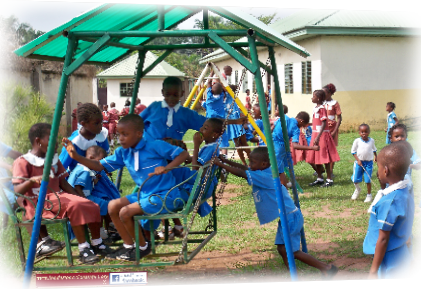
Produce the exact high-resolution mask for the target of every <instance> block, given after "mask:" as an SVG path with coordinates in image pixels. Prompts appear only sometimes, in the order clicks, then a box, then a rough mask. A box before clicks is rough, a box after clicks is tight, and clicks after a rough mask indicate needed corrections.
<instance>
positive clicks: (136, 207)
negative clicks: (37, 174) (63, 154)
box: [63, 114, 188, 261]
mask: <svg viewBox="0 0 421 289" xmlns="http://www.w3.org/2000/svg"><path fill="white" fill-rule="evenodd" d="M143 130H144V125H143V120H142V118H141V117H140V116H139V115H136V114H128V115H126V116H125V117H123V118H122V119H121V120H120V121H119V122H118V124H117V132H118V133H119V140H120V144H121V147H119V148H117V149H116V151H115V153H114V155H111V156H107V157H106V158H104V159H102V160H101V161H96V160H90V159H87V158H85V157H82V156H80V155H79V154H78V153H77V152H76V150H75V148H74V147H73V145H72V143H71V141H69V140H68V139H66V138H63V145H64V146H65V147H66V150H67V152H68V153H69V155H70V156H71V157H72V158H74V159H75V160H76V161H78V162H79V163H81V164H83V165H85V166H86V167H88V168H90V169H92V170H96V171H101V170H104V169H105V170H107V171H108V172H112V171H115V170H118V169H121V168H123V167H127V170H128V171H129V173H130V175H131V177H132V179H133V180H134V181H135V183H136V184H137V185H138V186H139V187H140V186H142V184H143V183H144V182H145V180H146V179H147V178H148V177H149V176H152V175H154V176H153V177H151V178H150V179H149V180H148V181H147V182H145V184H144V185H143V187H142V192H141V193H140V199H139V200H138V198H137V192H136V193H133V194H130V195H128V196H125V197H122V198H119V199H117V200H112V201H111V202H110V203H109V205H108V212H109V214H110V216H111V220H112V221H113V224H114V226H115V228H116V229H117V231H118V233H119V234H120V236H121V238H122V239H123V241H124V244H123V246H122V247H121V248H120V249H119V250H117V251H116V252H115V253H113V254H109V255H107V258H110V259H117V260H127V261H135V260H136V257H135V254H136V251H135V248H136V247H135V246H139V248H140V257H141V258H142V257H144V256H146V255H148V254H149V253H150V252H151V246H150V245H149V244H148V242H147V241H146V240H145V239H144V237H143V234H139V244H135V242H134V240H135V227H134V226H135V223H134V219H133V216H135V215H144V214H149V215H150V214H165V213H171V212H173V211H175V210H177V209H178V208H179V207H181V206H182V205H183V204H182V203H183V202H182V201H181V200H179V199H180V198H181V199H186V198H187V196H183V195H182V192H181V191H180V190H178V189H174V190H172V191H170V192H169V193H168V191H169V190H170V189H171V188H173V187H174V186H175V185H176V182H175V178H174V176H173V175H172V174H170V173H167V169H170V168H173V167H177V166H179V165H180V164H182V163H183V162H184V161H185V160H186V159H187V158H188V152H186V151H183V149H181V148H179V147H175V146H172V145H170V144H168V143H166V142H164V141H162V140H155V141H153V140H148V141H146V140H145V139H144V138H143ZM168 159H172V160H173V161H172V162H171V163H169V164H168V162H167V160H168ZM163 202H165V206H164V204H163ZM136 225H137V224H136Z"/></svg>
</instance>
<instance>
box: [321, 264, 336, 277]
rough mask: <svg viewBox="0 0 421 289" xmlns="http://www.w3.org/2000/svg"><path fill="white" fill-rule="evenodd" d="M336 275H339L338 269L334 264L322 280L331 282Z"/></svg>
mask: <svg viewBox="0 0 421 289" xmlns="http://www.w3.org/2000/svg"><path fill="white" fill-rule="evenodd" d="M336 273H338V268H337V267H336V266H335V265H333V264H332V267H330V269H329V270H327V275H326V276H324V275H323V274H322V280H323V281H331V280H332V279H333V277H335V275H336Z"/></svg>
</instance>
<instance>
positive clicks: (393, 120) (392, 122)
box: [384, 102, 399, 144]
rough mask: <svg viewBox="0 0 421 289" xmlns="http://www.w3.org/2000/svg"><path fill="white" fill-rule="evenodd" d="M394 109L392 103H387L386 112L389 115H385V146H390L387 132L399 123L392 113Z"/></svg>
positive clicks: (394, 106)
mask: <svg viewBox="0 0 421 289" xmlns="http://www.w3.org/2000/svg"><path fill="white" fill-rule="evenodd" d="M395 108H396V105H395V104H394V103H393V102H388V103H387V104H386V111H387V112H388V113H389V114H388V115H387V128H385V129H384V131H385V132H386V144H390V143H391V141H390V138H389V130H390V128H391V127H392V126H394V125H395V124H398V123H399V120H398V118H397V117H396V113H395V112H394V110H395Z"/></svg>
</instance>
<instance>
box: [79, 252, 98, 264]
mask: <svg viewBox="0 0 421 289" xmlns="http://www.w3.org/2000/svg"><path fill="white" fill-rule="evenodd" d="M79 261H80V262H81V263H82V264H94V263H96V262H98V261H99V258H98V257H97V256H96V255H95V253H94V251H93V250H92V248H85V249H83V251H81V252H80V254H79Z"/></svg>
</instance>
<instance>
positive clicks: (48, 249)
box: [35, 238, 65, 259]
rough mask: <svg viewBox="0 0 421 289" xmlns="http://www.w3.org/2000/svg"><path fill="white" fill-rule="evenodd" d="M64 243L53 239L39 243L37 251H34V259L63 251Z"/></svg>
mask: <svg viewBox="0 0 421 289" xmlns="http://www.w3.org/2000/svg"><path fill="white" fill-rule="evenodd" d="M63 243H64V242H60V241H56V240H53V239H51V238H50V239H47V240H45V241H41V242H40V243H39V244H38V245H37V249H36V251H35V259H39V258H42V257H45V256H50V255H52V254H54V253H56V252H59V251H61V250H63V248H64V247H65V244H64V245H63Z"/></svg>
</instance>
